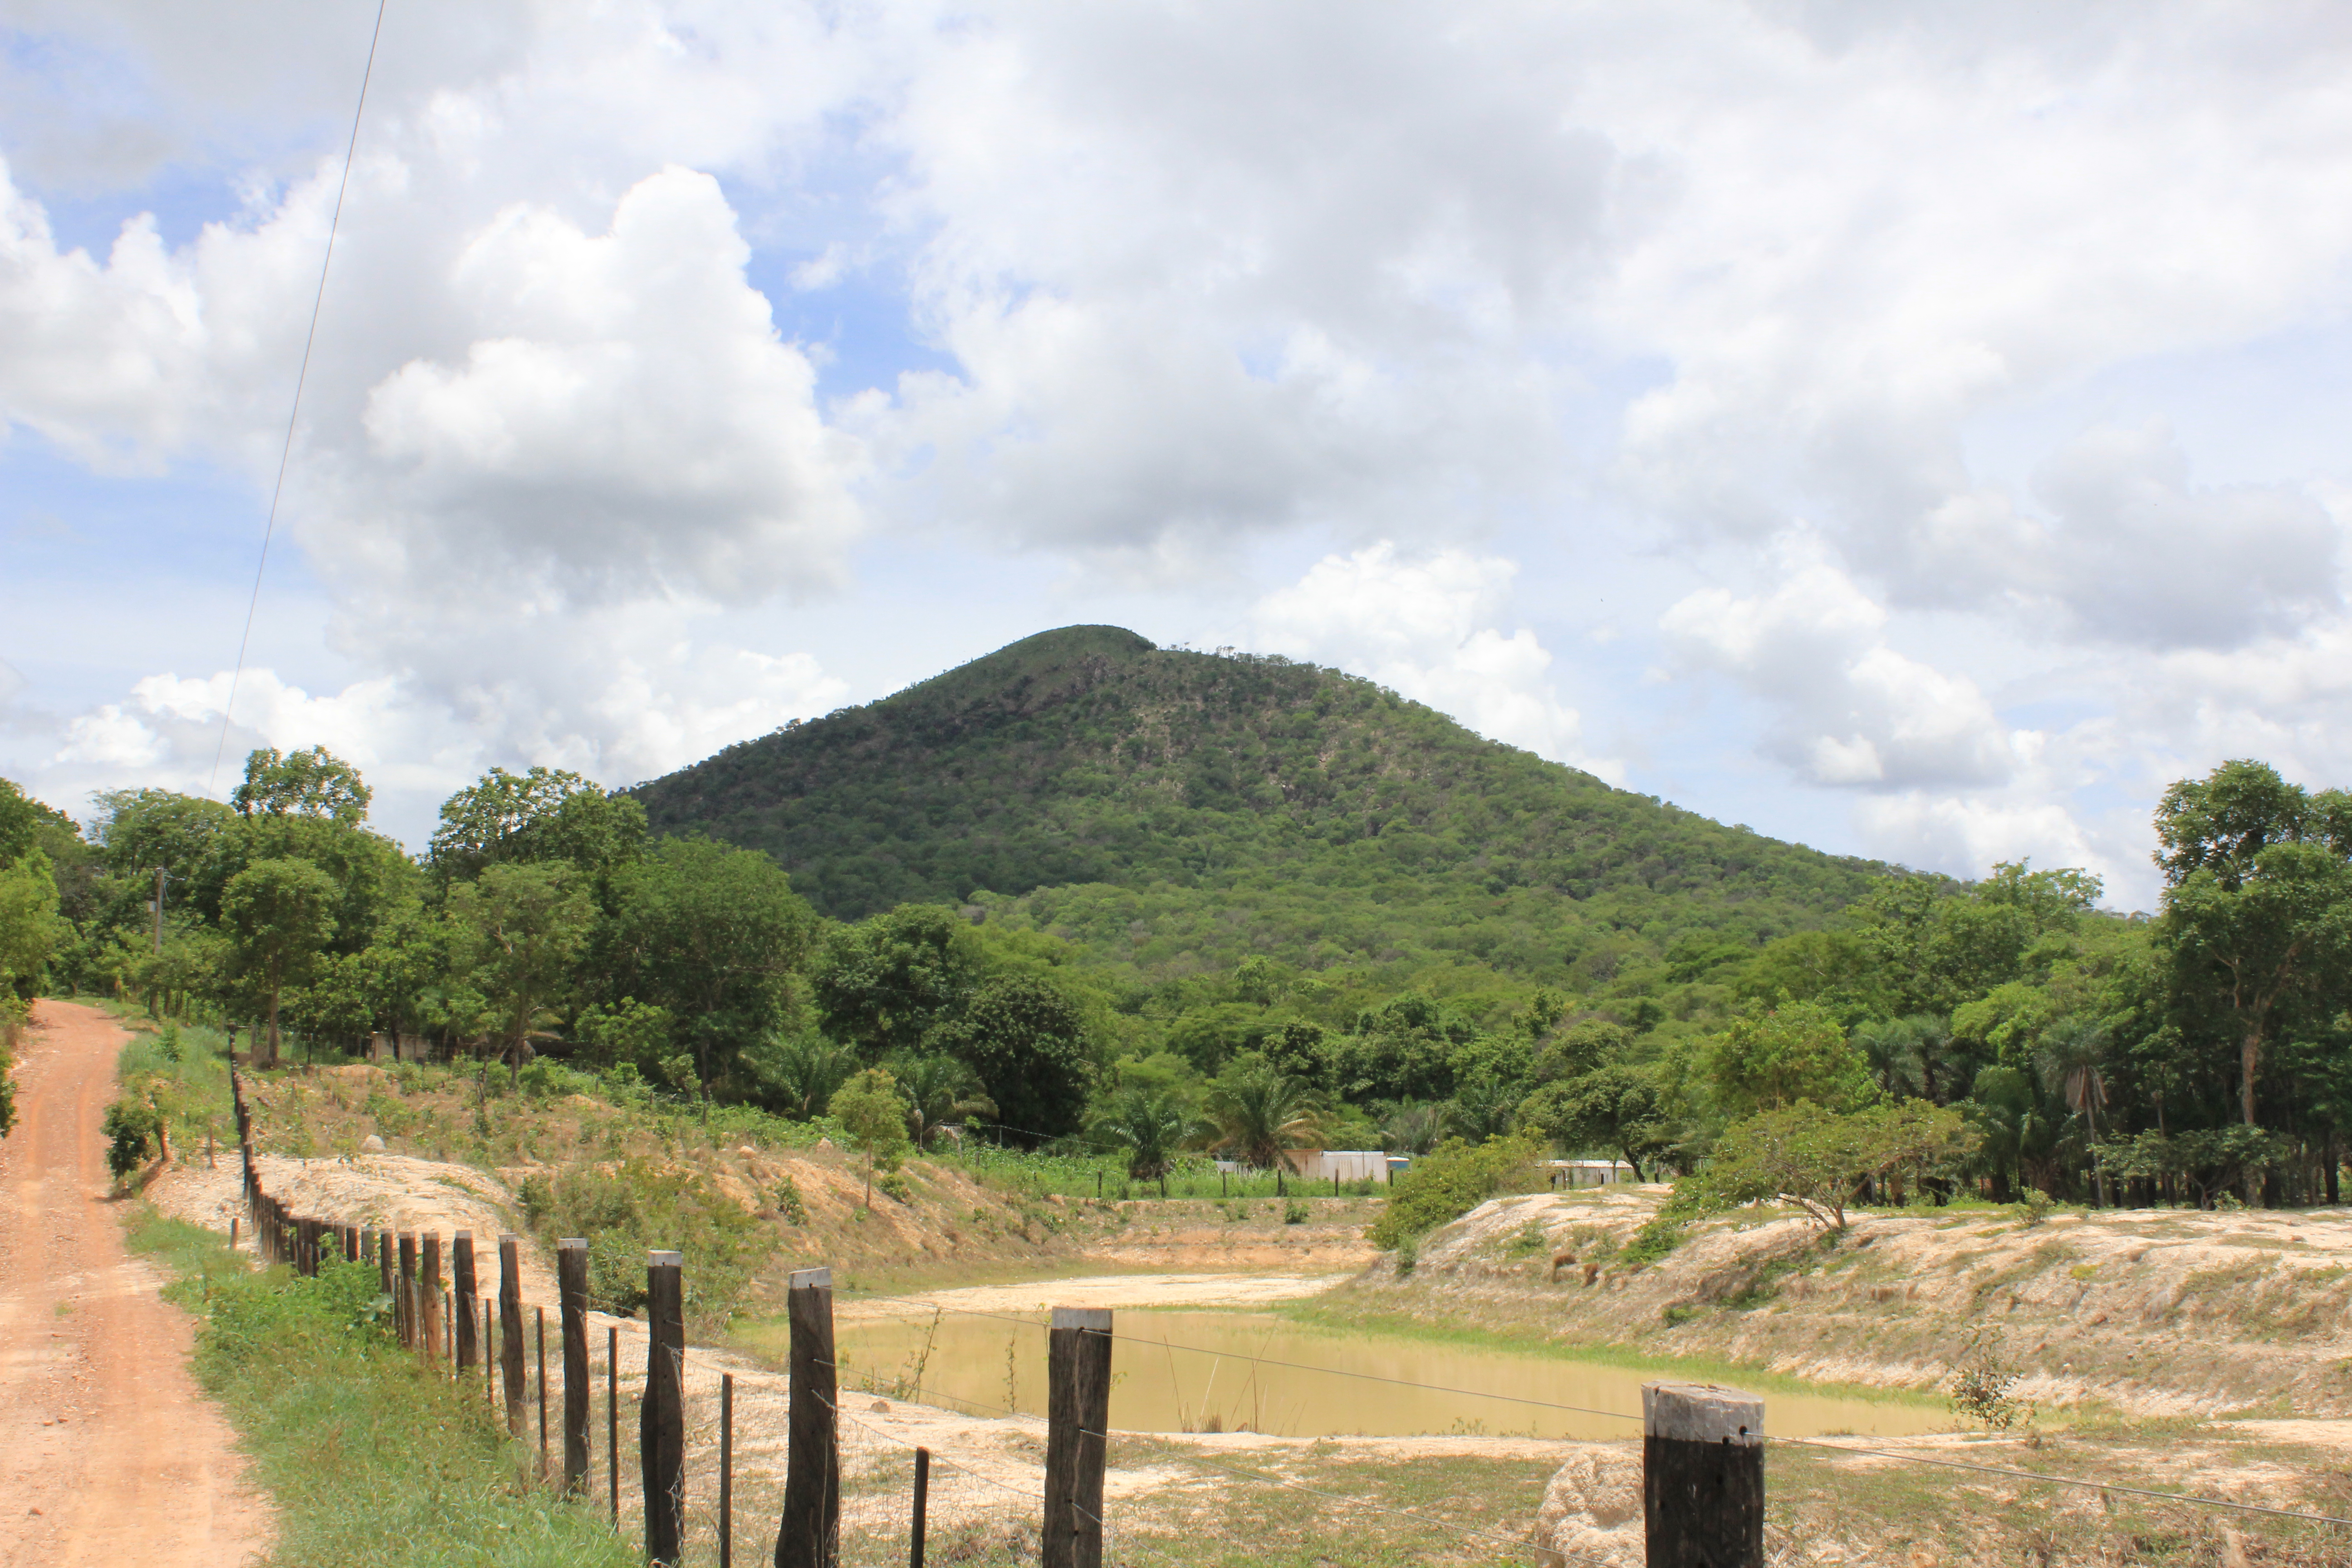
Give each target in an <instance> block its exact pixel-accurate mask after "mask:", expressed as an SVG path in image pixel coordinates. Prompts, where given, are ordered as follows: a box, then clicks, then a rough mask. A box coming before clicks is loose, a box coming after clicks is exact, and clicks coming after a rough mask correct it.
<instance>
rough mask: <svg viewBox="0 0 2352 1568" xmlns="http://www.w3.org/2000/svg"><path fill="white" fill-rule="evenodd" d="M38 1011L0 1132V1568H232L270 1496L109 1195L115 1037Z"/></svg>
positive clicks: (264, 1526) (51, 1007)
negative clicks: (13, 1114) (235, 1442)
mask: <svg viewBox="0 0 2352 1568" xmlns="http://www.w3.org/2000/svg"><path fill="white" fill-rule="evenodd" d="M33 1019H34V1027H33V1030H32V1033H31V1035H30V1036H29V1037H28V1038H27V1039H26V1044H25V1047H24V1048H23V1049H22V1051H21V1052H20V1053H19V1055H20V1065H19V1068H18V1072H17V1076H16V1110H17V1117H18V1120H17V1123H16V1131H14V1132H12V1133H11V1134H9V1136H8V1138H7V1139H6V1140H5V1142H0V1192H5V1199H0V1357H5V1366H6V1368H7V1372H6V1377H5V1384H0V1386H5V1390H6V1394H5V1399H0V1563H25V1564H32V1563H44V1564H47V1563H60V1564H71V1563H117V1562H135V1563H140V1564H141V1565H142V1568H181V1565H183V1564H185V1565H187V1568H196V1565H198V1564H202V1565H204V1568H233V1565H234V1564H236V1563H243V1562H245V1561H247V1559H248V1558H249V1557H251V1556H253V1555H256V1554H257V1553H258V1552H260V1551H261V1550H262V1549H263V1548H264V1547H265V1546H266V1545H267V1543H268V1536H269V1518H268V1510H267V1508H266V1507H265V1505H264V1504H263V1503H262V1502H261V1501H260V1500H258V1499H257V1498H256V1497H254V1496H253V1495H252V1494H251V1493H250V1492H248V1491H247V1490H245V1489H243V1487H242V1484H241V1483H242V1478H243V1468H244V1467H243V1464H242V1462H241V1461H240V1460H239V1458H238V1457H237V1456H236V1453H235V1451H234V1450H233V1448H232V1447H231V1441H232V1436H231V1433H230V1430H229V1426H228V1423H227V1422H226V1420H224V1419H223V1418H222V1416H221V1414H220V1412H219V1411H218V1410H217V1409H215V1407H214V1406H213V1405H210V1404H209V1403H207V1402H206V1401H205V1399H204V1398H203V1396H202V1395H200V1394H198V1393H197V1391H196V1386H195V1384H194V1380H193V1379H192V1378H191V1377H190V1375H189V1373H188V1346H189V1342H190V1337H191V1333H192V1327H191V1325H190V1323H189V1321H188V1319H187V1317H186V1315H185V1314H184V1313H182V1312H181V1311H180V1310H178V1309H177V1308H174V1307H173V1306H170V1305H169V1304H167V1303H166V1302H165V1301H164V1300H163V1299H162V1297H161V1296H160V1295H159V1294H158V1290H159V1287H160V1286H161V1284H162V1280H161V1279H160V1277H159V1276H158V1275H157V1273H156V1272H155V1270H154V1269H152V1268H150V1267H149V1266H147V1265H146V1264H144V1263H142V1262H141V1261H139V1260H137V1259H135V1258H132V1257H131V1255H130V1252H129V1251H128V1250H127V1249H126V1248H125V1247H124V1246H123V1241H122V1228H121V1226H120V1225H119V1224H118V1223H117V1217H116V1214H115V1210H114V1207H113V1205H110V1203H109V1202H108V1201H107V1188H108V1174H107V1169H106V1141H105V1139H104V1138H103V1137H102V1136H101V1135H100V1131H99V1123H100V1119H101V1118H102V1117H103V1116H104V1115H105V1113H106V1107H107V1104H108V1102H109V1101H110V1100H112V1099H113V1096H114V1058H115V1053H116V1051H117V1050H118V1049H119V1048H120V1047H121V1043H122V1040H123V1032H122V1030H121V1027H120V1026H118V1025H116V1024H115V1023H114V1021H113V1020H112V1019H110V1018H109V1017H108V1016H106V1015H105V1014H104V1013H102V1012H100V1011H99V1010H98V1009H97V1008H94V1007H77V1006H72V1005H68V1004H65V1003H58V1002H43V1003H40V1004H39V1005H37V1007H36V1008H35V1009H34V1014H33Z"/></svg>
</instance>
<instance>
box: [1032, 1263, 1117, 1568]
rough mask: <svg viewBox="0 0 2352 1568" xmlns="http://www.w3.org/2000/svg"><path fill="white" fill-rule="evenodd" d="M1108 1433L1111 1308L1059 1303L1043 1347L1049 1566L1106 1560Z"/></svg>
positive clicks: (1042, 1553) (1066, 1567)
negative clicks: (1104, 1510) (1104, 1515)
mask: <svg viewBox="0 0 2352 1568" xmlns="http://www.w3.org/2000/svg"><path fill="white" fill-rule="evenodd" d="M1109 1438H1110V1310H1109V1309H1108V1308H1104V1307H1056V1308H1055V1309H1054V1323H1053V1329H1052V1331H1051V1332H1050V1333H1049V1334H1048V1335H1047V1337H1046V1348H1045V1530H1044V1540H1042V1541H1041V1542H1039V1543H1038V1549H1037V1556H1038V1560H1039V1562H1040V1563H1042V1564H1043V1565H1044V1568H1102V1549H1103V1542H1102V1507H1103V1500H1102V1494H1103V1461H1104V1458H1105V1451H1106V1450H1107V1448H1108V1446H1109Z"/></svg>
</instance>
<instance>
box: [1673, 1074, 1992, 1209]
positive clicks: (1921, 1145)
mask: <svg viewBox="0 0 2352 1568" xmlns="http://www.w3.org/2000/svg"><path fill="white" fill-rule="evenodd" d="M1979 1142H1981V1137H1980V1135H1979V1133H1977V1132H1976V1131H1974V1130H1973V1129H1972V1128H1970V1127H1969V1124H1968V1121H1967V1120H1966V1118H1964V1117H1963V1116H1961V1114H1960V1113H1959V1112H1958V1111H1957V1110H1947V1109H1944V1108H1942V1107H1939V1106H1934V1105H1929V1104H1927V1102H1926V1101H1924V1100H1906V1101H1904V1102H1902V1103H1901V1104H1898V1105H1881V1106H1874V1107H1872V1108H1871V1109H1870V1110H1858V1111H1854V1112H1853V1113H1851V1114H1848V1115H1840V1114H1839V1113H1837V1112H1836V1111H1832V1110H1822V1108H1821V1107H1820V1106H1818V1105H1814V1104H1812V1103H1811V1102H1810V1101H1808V1100H1799V1101H1798V1102H1797V1103H1796V1104H1794V1105H1791V1106H1788V1107H1786V1108H1784V1109H1782V1110H1767V1111H1764V1112H1762V1113H1761V1114H1759V1115H1756V1116H1751V1117H1749V1118H1748V1119H1747V1120H1746V1121H1735V1122H1733V1123H1732V1124H1731V1125H1730V1126H1729V1127H1727V1128H1726V1129H1725V1130H1724V1134H1723V1138H1722V1141H1721V1142H1718V1143H1717V1145H1716V1148H1715V1157H1714V1159H1713V1161H1712V1162H1710V1163H1709V1164H1708V1165H1707V1168H1706V1170H1705V1171H1703V1172H1701V1173H1699V1174H1698V1175H1696V1176H1695V1177H1693V1178H1691V1179H1689V1180H1688V1181H1685V1182H1684V1183H1682V1184H1680V1185H1679V1186H1678V1187H1677V1189H1676V1191H1675V1208H1676V1209H1677V1210H1684V1209H1697V1210H1705V1209H1716V1208H1730V1207H1734V1206H1736V1205H1740V1204H1746V1203H1770V1202H1773V1201H1774V1200H1776V1199H1786V1200H1787V1201H1789V1202H1790V1203H1793V1204H1795V1205H1798V1206H1799V1207H1801V1208H1802V1209H1803V1210H1804V1211H1805V1213H1806V1214H1807V1215H1809V1216H1810V1217H1811V1219H1812V1221H1813V1223H1815V1224H1816V1225H1819V1226H1821V1227H1822V1229H1824V1230H1843V1229H1844V1228H1845V1223H1846V1222H1845V1211H1846V1205H1848V1204H1849V1203H1851V1202H1852V1201H1853V1194H1854V1191H1855V1189H1856V1188H1857V1187H1858V1186H1859V1185H1860V1184H1862V1182H1863V1180H1864V1178H1865V1177H1880V1178H1888V1177H1897V1176H1902V1177H1908V1178H1910V1180H1911V1182H1912V1183H1913V1184H1916V1183H1917V1181H1918V1180H1919V1178H1921V1177H1923V1176H1927V1175H1928V1174H1931V1173H1939V1172H1942V1171H1947V1170H1950V1169H1952V1168H1955V1167H1957V1166H1958V1165H1959V1164H1960V1163H1963V1162H1964V1161H1966V1160H1967V1159H1968V1158H1969V1156H1970V1155H1972V1154H1973V1153H1975V1152H1976V1149H1977V1145H1978V1143H1979Z"/></svg>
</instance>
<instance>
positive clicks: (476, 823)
mask: <svg viewBox="0 0 2352 1568" xmlns="http://www.w3.org/2000/svg"><path fill="white" fill-rule="evenodd" d="M645 843H646V808H645V807H644V806H643V805H640V804H638V802H636V801H635V800H634V799H632V798H630V797H629V796H627V795H608V794H606V793H605V791H604V789H603V787H602V786H600V785H598V784H595V783H594V782H593V781H592V780H589V779H586V778H583V777H582V776H581V775H580V774H578V773H564V772H562V771H558V770H551V769H548V768H533V769H531V770H530V772H529V773H509V772H508V771H507V770H506V769H504V768H492V769H491V770H490V771H489V772H488V773H484V774H483V775H482V776H481V777H480V778H479V779H478V780H477V781H475V782H474V783H473V784H468V785H467V786H466V787H465V788H464V789H461V790H459V791H458V792H457V794H456V795H451V796H450V797H449V798H448V799H447V800H446V801H444V802H442V803H441V826H438V827H436V828H435V829H434V831H433V842H432V846H431V847H430V848H429V849H428V850H427V851H426V858H427V859H428V860H429V862H430V863H431V865H432V867H433V869H434V870H435V872H436V873H437V874H438V875H439V876H441V877H442V878H443V879H445V880H464V879H470V878H473V877H477V876H479V875H480V874H481V871H482V868H484V867H485V866H489V865H493V864H499V863H505V864H528V863H536V862H545V861H562V862H563V863H565V864H568V865H570V866H572V867H574V868H577V869H578V870H580V871H581V872H583V874H585V875H587V876H589V877H592V878H593V877H598V876H603V875H604V874H607V873H609V872H611V871H612V870H614V868H617V867H620V866H623V865H625V864H627V863H628V862H630V861H634V860H635V859H637V858H640V857H641V856H642V855H643V854H644V853H645Z"/></svg>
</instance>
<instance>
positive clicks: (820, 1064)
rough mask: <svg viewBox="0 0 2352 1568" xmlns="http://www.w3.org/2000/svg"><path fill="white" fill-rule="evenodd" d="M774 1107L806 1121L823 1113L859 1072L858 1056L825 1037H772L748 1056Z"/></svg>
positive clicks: (804, 1034)
mask: <svg viewBox="0 0 2352 1568" xmlns="http://www.w3.org/2000/svg"><path fill="white" fill-rule="evenodd" d="M745 1060H746V1061H748V1062H749V1063H750V1064H751V1069H752V1072H753V1073H754V1075H755V1076H756V1077H757V1078H758V1079H759V1082H760V1086H761V1089H762V1091H763V1092H764V1093H765V1094H766V1095H767V1096H769V1097H770V1100H771V1103H774V1102H777V1101H781V1102H782V1107H781V1108H782V1111H783V1113H784V1114H785V1115H787V1116H793V1117H798V1118H800V1119H802V1120H803V1121H805V1120H807V1119H808V1118H809V1117H812V1116H814V1115H816V1114H817V1113H818V1112H819V1111H821V1110H824V1106H825V1102H826V1101H827V1100H831V1099H832V1098H833V1091H834V1090H835V1089H839V1088H840V1087H841V1086H842V1085H843V1084H844V1083H845V1082H847V1081H848V1080H849V1076H850V1075H851V1074H852V1073H854V1072H856V1070H857V1053H856V1051H854V1050H852V1049H851V1048H850V1047H847V1046H844V1045H839V1044H836V1043H835V1042H834V1041H832V1040H828V1039H826V1038H825V1037H824V1036H823V1035H819V1034H815V1033H813V1032H810V1033H793V1034H787V1035H782V1036H771V1037H769V1038H767V1039H765V1040H762V1041H761V1042H760V1044H759V1045H758V1046H757V1047H753V1048H752V1049H751V1050H750V1051H748V1052H746V1053H745Z"/></svg>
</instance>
